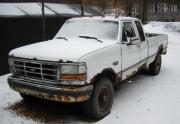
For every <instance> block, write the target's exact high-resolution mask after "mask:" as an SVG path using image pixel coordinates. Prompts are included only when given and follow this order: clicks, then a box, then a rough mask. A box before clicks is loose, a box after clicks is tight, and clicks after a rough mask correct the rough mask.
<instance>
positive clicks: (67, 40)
mask: <svg viewBox="0 0 180 124" xmlns="http://www.w3.org/2000/svg"><path fill="white" fill-rule="evenodd" d="M56 39H64V40H67V41H68V39H67V38H65V37H56Z"/></svg>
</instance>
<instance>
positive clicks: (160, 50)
mask: <svg viewBox="0 0 180 124" xmlns="http://www.w3.org/2000/svg"><path fill="white" fill-rule="evenodd" d="M158 54H163V46H160V47H159V51H158Z"/></svg>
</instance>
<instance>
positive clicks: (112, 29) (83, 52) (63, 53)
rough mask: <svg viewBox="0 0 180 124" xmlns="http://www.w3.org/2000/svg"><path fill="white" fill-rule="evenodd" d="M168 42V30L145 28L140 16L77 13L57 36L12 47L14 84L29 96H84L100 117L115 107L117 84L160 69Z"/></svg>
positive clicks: (90, 109) (11, 82)
mask: <svg viewBox="0 0 180 124" xmlns="http://www.w3.org/2000/svg"><path fill="white" fill-rule="evenodd" d="M167 46H168V37H167V35H165V34H155V33H144V30H143V26H142V23H141V21H140V20H139V19H136V18H131V17H118V18H116V17H81V18H73V19H69V20H67V21H66V22H65V23H64V25H63V26H62V27H61V29H60V30H59V31H58V33H57V34H56V36H55V37H54V38H53V39H52V40H48V41H43V42H39V43H35V44H31V45H27V46H23V47H20V48H16V49H14V50H12V51H10V53H9V60H8V61H9V67H10V71H11V73H12V75H11V76H10V77H9V78H8V84H9V86H10V87H11V88H12V89H13V90H15V91H17V92H19V93H20V95H21V96H22V98H23V99H24V100H33V98H41V99H47V100H53V101H58V102H68V103H69V102H71V103H72V102H82V106H83V108H84V110H85V113H86V114H87V115H90V116H92V117H94V118H98V119H100V118H103V117H105V116H106V115H108V114H109V113H110V111H111V107H112V104H113V92H114V86H115V85H116V84H118V83H120V82H122V81H123V80H125V79H127V78H129V77H130V76H132V75H134V74H135V73H136V72H138V71H139V70H141V69H148V71H149V72H150V74H152V75H154V76H155V75H158V74H159V72H160V68H161V55H162V54H166V52H167Z"/></svg>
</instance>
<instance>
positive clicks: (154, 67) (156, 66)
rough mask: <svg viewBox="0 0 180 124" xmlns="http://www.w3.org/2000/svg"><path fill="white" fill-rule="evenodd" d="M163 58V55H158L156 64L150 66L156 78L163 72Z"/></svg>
mask: <svg viewBox="0 0 180 124" xmlns="http://www.w3.org/2000/svg"><path fill="white" fill-rule="evenodd" d="M161 63H162V58H161V55H157V56H156V58H155V60H154V62H153V63H151V64H150V65H149V71H150V73H151V74H152V75H154V76H156V75H158V74H159V72H160V70H161Z"/></svg>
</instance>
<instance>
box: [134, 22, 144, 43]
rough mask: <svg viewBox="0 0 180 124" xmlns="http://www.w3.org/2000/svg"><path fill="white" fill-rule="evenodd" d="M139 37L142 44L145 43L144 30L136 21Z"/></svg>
mask: <svg viewBox="0 0 180 124" xmlns="http://www.w3.org/2000/svg"><path fill="white" fill-rule="evenodd" d="M135 24H136V27H137V30H138V33H139V36H140V38H141V42H143V41H145V36H144V31H143V28H142V26H141V23H140V22H139V21H135Z"/></svg>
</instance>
